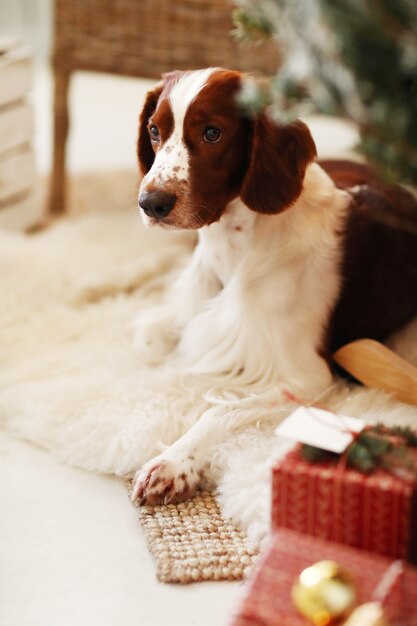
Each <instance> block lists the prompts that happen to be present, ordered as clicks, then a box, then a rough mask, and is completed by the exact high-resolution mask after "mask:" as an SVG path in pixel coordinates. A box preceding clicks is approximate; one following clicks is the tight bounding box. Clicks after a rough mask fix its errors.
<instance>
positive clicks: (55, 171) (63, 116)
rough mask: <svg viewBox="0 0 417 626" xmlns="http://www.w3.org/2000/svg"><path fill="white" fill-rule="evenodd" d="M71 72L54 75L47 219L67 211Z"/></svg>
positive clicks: (56, 72) (57, 71)
mask: <svg viewBox="0 0 417 626" xmlns="http://www.w3.org/2000/svg"><path fill="white" fill-rule="evenodd" d="M69 79H70V74H69V72H66V71H65V72H62V71H60V70H55V73H54V83H55V86H54V88H55V91H54V128H53V137H54V138H53V164H52V171H51V180H50V187H49V198H48V205H47V212H48V215H47V217H54V216H59V215H63V214H64V213H65V210H66V172H65V156H66V142H67V135H68V128H69V114H68V88H69Z"/></svg>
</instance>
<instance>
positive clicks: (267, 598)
mask: <svg viewBox="0 0 417 626" xmlns="http://www.w3.org/2000/svg"><path fill="white" fill-rule="evenodd" d="M327 559H328V560H332V561H336V562H337V563H339V564H340V565H341V566H342V567H343V568H344V569H345V570H347V571H348V572H349V573H350V575H351V576H352V578H353V581H354V583H355V584H356V590H357V605H358V606H359V605H362V604H364V603H366V602H379V603H380V604H381V607H382V609H383V612H384V617H386V619H387V621H388V623H389V624H390V626H417V570H415V569H414V568H413V567H412V566H410V565H409V564H408V563H405V562H404V561H399V560H397V561H392V560H391V559H389V558H387V557H384V556H380V555H377V554H372V553H369V552H365V551H363V550H358V549H356V548H350V547H348V546H344V545H341V544H337V543H334V542H329V541H325V540H323V539H317V538H313V537H311V536H308V535H303V534H300V533H297V532H294V531H291V530H285V529H281V530H279V531H277V532H276V533H275V534H274V535H273V536H272V539H271V542H270V544H269V546H268V547H267V549H266V551H265V553H264V555H263V557H262V559H261V561H260V562H259V563H258V566H257V568H256V570H255V571H254V573H253V575H252V577H251V579H250V580H249V583H248V586H247V593H246V596H245V598H244V599H243V601H242V603H241V606H240V607H239V609H238V612H237V615H236V616H235V617H234V618H233V621H232V625H231V626H308V624H309V622H308V621H307V620H306V619H305V618H304V617H302V616H301V615H300V614H299V612H298V611H297V609H296V608H295V606H294V604H293V601H292V599H291V590H292V587H293V584H294V582H295V581H296V580H297V578H298V576H299V574H300V573H301V572H302V570H304V569H305V568H306V567H309V566H310V565H312V564H313V563H315V562H317V561H322V560H327Z"/></svg>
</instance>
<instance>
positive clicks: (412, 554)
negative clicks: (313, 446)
mask: <svg viewBox="0 0 417 626" xmlns="http://www.w3.org/2000/svg"><path fill="white" fill-rule="evenodd" d="M301 449H302V447H301V446H300V445H298V446H297V447H296V448H295V449H294V450H292V451H291V452H289V453H288V454H287V456H285V457H284V458H283V459H282V460H280V461H279V462H278V463H277V465H276V466H275V467H274V468H273V477H272V520H271V521H272V529H273V530H274V529H278V528H281V527H283V528H289V529H292V530H296V531H298V532H302V533H307V534H309V535H313V536H315V537H321V538H323V539H328V540H332V541H336V542H338V543H344V544H347V545H349V546H354V547H357V548H362V549H364V550H368V551H370V552H376V553H378V554H383V555H386V556H389V557H391V558H394V559H396V558H405V559H407V560H409V561H410V562H413V563H417V483H416V473H415V470H414V472H413V471H411V472H410V471H408V472H402V474H401V475H400V474H398V473H393V472H392V471H387V470H385V469H382V468H376V469H374V471H372V472H371V473H368V474H364V473H362V472H360V471H358V470H357V469H352V468H349V467H346V466H345V464H344V463H343V462H340V460H326V461H320V462H317V463H312V462H310V461H308V460H305V459H304V458H302V456H301V454H300V451H301ZM410 458H411V459H412V460H413V462H415V466H416V469H417V462H416V455H415V450H414V451H412V452H411V455H410Z"/></svg>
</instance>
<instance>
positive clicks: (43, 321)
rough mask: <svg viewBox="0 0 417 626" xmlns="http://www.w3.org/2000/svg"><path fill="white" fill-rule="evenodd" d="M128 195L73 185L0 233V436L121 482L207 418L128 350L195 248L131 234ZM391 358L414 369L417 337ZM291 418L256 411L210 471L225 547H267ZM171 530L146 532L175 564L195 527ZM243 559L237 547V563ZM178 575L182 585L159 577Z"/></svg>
mask: <svg viewBox="0 0 417 626" xmlns="http://www.w3.org/2000/svg"><path fill="white" fill-rule="evenodd" d="M135 183H136V175H135V174H134V173H132V174H130V173H107V172H106V173H102V174H100V175H87V174H86V175H83V176H82V177H78V178H77V179H75V180H73V181H72V197H73V200H72V203H71V204H72V209H71V216H70V217H69V218H65V219H62V220H60V221H58V222H57V223H56V224H55V225H54V226H53V227H51V228H50V229H48V230H46V231H43V232H41V233H38V234H34V235H31V236H24V235H19V234H15V233H8V232H3V231H0V267H2V272H1V273H0V292H1V293H2V306H1V307H0V345H1V350H0V422H1V423H2V424H3V425H4V427H5V428H7V429H8V430H9V431H11V432H13V433H15V434H16V435H17V436H19V437H22V438H25V439H27V440H29V441H31V442H33V443H36V444H38V445H41V446H43V447H45V448H47V449H49V450H51V451H52V452H53V453H54V454H56V455H57V456H58V457H59V458H60V459H62V460H63V461H65V462H67V463H70V464H73V465H76V466H78V467H83V468H86V469H89V470H92V471H99V472H108V473H114V474H117V475H120V476H126V475H130V476H132V474H133V473H134V472H135V470H137V469H138V468H139V467H140V466H141V465H142V464H143V463H144V462H146V461H147V460H148V459H149V458H151V457H153V456H155V455H156V454H158V453H159V452H161V450H163V449H164V447H165V446H167V445H169V444H170V443H172V442H173V441H175V440H176V439H177V438H178V437H180V436H181V435H182V434H183V432H184V431H185V430H187V429H188V428H189V427H190V426H191V425H192V424H193V423H194V422H195V420H196V419H198V417H199V416H200V415H201V413H202V412H203V411H204V410H206V409H207V408H208V406H209V400H207V397H205V393H206V392H207V391H208V388H207V381H205V382H204V381H201V380H199V379H195V378H194V377H192V376H191V375H190V374H189V373H188V372H184V371H181V369H180V368H178V367H175V366H174V365H173V364H172V363H170V361H169V359H167V362H166V363H165V364H164V366H163V367H161V368H147V367H145V366H144V365H143V363H142V362H141V359H140V356H139V355H138V354H137V353H136V352H135V351H134V349H133V342H132V335H131V329H130V323H131V321H132V320H133V319H134V317H135V315H137V313H138V311H139V310H141V308H142V307H144V306H150V305H152V304H154V303H155V302H158V301H160V300H161V298H162V295H163V291H164V289H165V288H166V286H167V284H168V283H169V282H170V281H171V280H172V274H171V271H172V270H173V269H174V268H177V267H178V265H179V264H181V263H185V262H186V261H187V259H188V257H189V254H190V250H191V247H192V240H190V237H189V236H188V235H183V234H177V235H176V234H175V233H169V232H164V231H158V230H156V229H151V230H145V229H144V228H143V227H142V226H141V223H140V220H139V218H138V216H137V211H136V200H135V193H136V192H135V187H136V184H135ZM90 206H91V207H94V212H91V213H90V212H89V211H88V212H87V209H88V208H89V207H90ZM393 346H394V347H395V349H397V350H398V352H399V353H400V354H402V355H403V356H404V357H405V358H408V359H409V360H410V361H411V362H414V363H416V364H417V323H416V322H414V323H413V324H411V325H410V326H409V327H408V329H406V330H405V331H404V332H403V333H402V334H401V335H400V336H398V337H397V338H396V339H395V340H394V342H393ZM323 401H324V402H325V403H326V404H327V405H328V406H329V408H332V409H334V410H338V411H340V412H343V413H344V414H348V415H351V416H353V417H356V416H358V417H359V416H360V417H362V418H363V419H364V420H365V421H366V422H368V423H375V422H378V421H383V422H386V423H389V424H408V425H412V426H414V427H415V426H416V424H417V409H416V408H415V407H414V408H413V407H409V406H407V405H404V404H401V403H399V402H397V401H395V400H394V399H392V398H390V397H389V396H387V395H386V394H383V393H381V392H378V391H371V390H368V389H364V388H355V387H349V386H346V385H345V384H343V383H340V384H338V385H337V386H335V387H332V388H331V389H330V390H329V394H328V396H327V397H326V398H325V399H323ZM274 407H275V408H274ZM293 408H294V405H288V406H275V405H274V404H270V406H269V408H268V406H267V405H264V404H262V403H261V404H260V411H261V412H262V415H260V419H259V421H258V422H257V424H256V426H253V427H252V428H249V429H242V430H241V431H240V432H236V433H234V434H233V435H232V436H231V437H230V438H229V439H227V440H226V441H224V442H222V443H221V445H219V446H218V448H217V449H216V450H215V452H214V454H213V457H212V459H210V461H211V463H210V467H209V471H210V474H211V477H212V479H213V481H214V482H215V484H216V485H217V489H218V492H217V501H218V503H219V507H220V510H221V513H222V515H223V517H224V519H225V520H226V519H228V518H229V519H232V520H233V526H232V527H229V529H230V528H232V530H230V533H231V535H229V534H228V533H229V531H226V532H223V530H222V531H221V533H220V535H221V536H222V537H224V538H226V540H227V541H226V543H225V544H224V546H230V541H229V540H230V537H232V541H231V544H232V546H234V545H236V544H234V537H233V534H234V533H236V530H235V529H236V527H237V526H239V527H240V528H244V529H245V530H247V532H248V537H249V539H250V540H251V541H257V540H260V539H262V538H263V537H265V535H266V534H267V532H268V528H269V517H270V516H269V507H270V468H271V465H272V464H273V463H274V461H275V460H276V459H277V458H279V456H281V455H282V454H283V450H284V448H283V445H282V440H279V439H278V438H277V437H276V436H275V435H274V430H275V428H276V426H277V425H278V424H279V423H280V421H281V420H282V419H283V418H284V417H285V416H286V415H287V414H288V413H289V412H290V411H291V410H293ZM190 506H191V507H192V510H194V509H193V505H192V504H191V505H190ZM194 508H196V507H194ZM196 510H197V508H196ZM211 510H213V511H216V513H215V515H217V514H218V513H217V509H211ZM169 511H171V509H169V508H168V509H166V510H165V509H160V510H159V511H156V510H155V511H154V512H152V511H149V510H148V511H147V512H143V513H141V515H144V516H145V519H144V523H146V525H148V526H149V527H150V528H152V524H156V523H159V522H160V521H162V518H164V523H165V521H167V520H166V519H165V518H167V519H168V522H169V523H172V520H169V518H170V517H172V516H171V514H168V513H169ZM157 514H158V515H157ZM193 515H194V513H193V514H192V515H191V517H193ZM146 516H147V517H146ZM158 516H159V517H158ZM174 517H175V516H174ZM177 517H179V519H176V520H175V523H176V524H175V533H172V532H171V531H169V532H167V533H165V535H164V533H163V531H162V530H161V529H159V530H158V531H157V533H160V535H158V534H157V535H156V536H157V541H156V543H155V541H154V544H155V546H156V547H155V550H156V551H159V553H161V552H162V553H164V551H165V552H167V550H165V548H164V546H163V544H162V539H161V538H163V541H165V539H166V538H169V540H170V541H171V538H172V547H170V550H171V548H172V551H175V550H176V549H177V548H178V537H189V535H190V528H191V530H192V531H193V532H192V535H193V536H194V534H195V533H194V530H193V529H194V528H195V523H196V521H195V520H194V519H193V520H191V521H190V519H191V517H190V515H189V514H188V513H186V514H184V516H181V515H178V516H177ZM183 518H184V520H186V523H183ZM157 520H159V521H157ZM197 521H198V520H197ZM222 524H223V521H220V520H219V528H220V527H222ZM233 529H234V530H233ZM152 532H156V531H155V526H154V527H153V530H152ZM197 534H198V531H197ZM236 536H239V534H237V535H236ZM158 537H159V538H158ZM240 537H241V539H242V536H240ZM187 541H189V539H187ZM239 541H240V540H239ZM242 541H243V539H242ZM224 546H223V548H221V550H225V551H226V552H227V553H228V554H230V552H228V550H229V548H226V547H224ZM246 549H247V548H246V547H244V543H240V544H239V547H238V548H237V551H236V554H237V553H239V552H240V551H241V550H242V551H243V552H242V554H244V551H245V550H246ZM191 552H192V550H191ZM168 553H169V551H168ZM201 556H202V557H203V559H204V558H205V556H204V554H202V555H201ZM220 556H224V554H221V551H220ZM191 558H194V557H193V556H191ZM210 558H211V557H209V556H207V561H206V562H211V561H210ZM229 560H230V559H229ZM231 562H232V563H233V560H231ZM234 565H236V567H239V565H237V563H235V564H234ZM234 565H232V566H229V565H227V567H226V569H227V572H228V574H227V575H229V570H230V567H231V570H230V571H233V567H234ZM171 566H172V563H171V564H170V565H168V566H167V567H168V568H169V567H171ZM159 567H160V568H162V566H161V565H160V566H159ZM164 567H165V566H164ZM202 567H203V568H204V567H205V566H204V565H203V566H202ZM217 567H218V565H216V566H214V565H213V568H212V571H214V572H216V573H215V575H216V576H217V575H218V570H217V569H216V568H217ZM184 569H185V568H184ZM191 570H192V568H191ZM199 570H200V566H198V567H197V571H199ZM242 570H243V568H242ZM187 571H188V570H187ZM163 575H164V576H168V574H160V576H161V577H162V576H163ZM183 575H184V576H190V574H189V573H188V574H184V572H182V573H181V572H180V574H178V572H174V573H170V574H169V576H173V577H174V578H175V577H177V579H178V578H180V577H181V576H183ZM198 575H199V574H198ZM191 578H192V574H191Z"/></svg>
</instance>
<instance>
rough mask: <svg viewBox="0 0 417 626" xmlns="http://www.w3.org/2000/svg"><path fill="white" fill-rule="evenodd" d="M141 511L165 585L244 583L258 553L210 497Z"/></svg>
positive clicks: (203, 495) (199, 495) (201, 495)
mask: <svg viewBox="0 0 417 626" xmlns="http://www.w3.org/2000/svg"><path fill="white" fill-rule="evenodd" d="M138 510H139V519H140V521H141V524H142V526H143V529H144V531H145V535H146V539H147V542H148V547H149V550H150V552H151V554H152V555H153V557H154V558H155V560H156V575H157V578H158V580H159V581H161V582H164V583H191V582H201V581H207V580H240V579H242V578H243V577H244V576H245V575H246V573H247V572H248V570H249V569H250V568H251V565H252V563H253V560H254V558H255V557H256V555H257V553H258V550H257V548H256V547H254V546H250V545H249V544H248V540H247V537H246V534H245V533H244V532H243V531H242V530H238V529H237V528H235V527H234V526H233V524H231V523H230V522H228V521H226V520H224V519H223V517H222V515H221V513H220V510H219V506H218V504H217V502H216V499H215V498H214V496H213V495H212V494H211V493H208V492H201V493H199V494H198V495H197V496H195V498H193V499H192V500H188V501H187V502H182V503H180V504H168V505H163V506H152V507H151V506H142V507H139V509H138Z"/></svg>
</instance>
